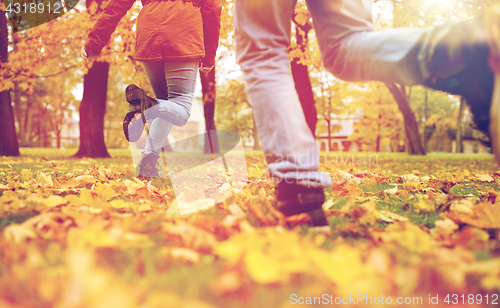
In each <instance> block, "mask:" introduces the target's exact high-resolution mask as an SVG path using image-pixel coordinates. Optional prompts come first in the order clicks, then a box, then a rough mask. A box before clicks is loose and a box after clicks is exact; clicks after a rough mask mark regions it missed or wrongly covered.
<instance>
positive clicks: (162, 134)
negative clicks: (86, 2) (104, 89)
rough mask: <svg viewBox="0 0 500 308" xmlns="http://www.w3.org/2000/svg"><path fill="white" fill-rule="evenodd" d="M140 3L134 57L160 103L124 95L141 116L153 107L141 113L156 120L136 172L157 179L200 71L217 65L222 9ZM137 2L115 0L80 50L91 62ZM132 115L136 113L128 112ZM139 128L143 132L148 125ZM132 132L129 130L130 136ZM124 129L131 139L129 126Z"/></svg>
mask: <svg viewBox="0 0 500 308" xmlns="http://www.w3.org/2000/svg"><path fill="white" fill-rule="evenodd" d="M141 1H142V5H143V8H142V9H141V11H140V13H139V17H138V19H137V39H136V48H135V56H134V58H135V59H136V60H138V61H141V62H143V66H144V70H145V72H146V75H147V77H148V79H149V82H150V84H151V87H152V88H153V91H154V94H155V96H156V100H154V99H152V98H149V97H148V96H147V95H146V94H145V93H144V91H143V90H142V89H140V88H139V87H137V86H135V85H130V86H129V87H127V90H126V97H127V101H129V103H131V104H135V105H137V106H138V105H140V106H142V110H141V111H143V112H144V109H145V108H144V106H147V107H152V108H149V109H148V110H146V111H145V112H144V115H143V116H144V121H146V119H147V120H151V119H154V120H153V121H152V123H151V125H150V129H149V135H148V140H147V142H146V147H145V149H144V151H143V152H142V155H141V162H140V163H139V166H138V170H137V172H138V175H139V176H144V177H156V176H158V158H159V154H160V152H161V148H162V147H163V146H164V144H165V143H166V141H167V136H168V133H169V132H170V129H171V128H172V125H176V126H183V125H185V124H186V122H187V120H188V118H189V116H190V112H191V105H192V101H193V93H194V89H195V85H196V78H197V75H198V67H200V70H201V71H205V72H208V71H210V70H212V69H213V67H214V65H215V54H216V51H217V47H218V43H219V33H220V16H221V9H222V6H221V4H220V0H141ZM134 2H135V0H111V1H110V2H109V3H108V5H107V6H106V8H105V9H104V11H103V12H102V13H101V14H100V15H99V19H98V20H97V22H96V24H95V25H94V27H93V29H92V31H91V32H90V34H89V40H88V41H87V43H86V44H85V46H84V47H83V48H82V55H83V56H84V58H85V59H86V60H87V61H91V60H93V59H94V58H95V57H96V56H97V55H98V54H99V53H100V51H101V50H102V48H103V47H104V46H105V45H106V44H107V42H108V41H109V38H110V36H111V33H113V32H114V31H115V29H116V26H117V24H118V22H119V21H120V19H121V18H122V17H123V16H124V15H125V14H126V13H127V11H128V10H129V9H130V8H131V7H132V5H133V4H134ZM156 103H157V104H156ZM131 107H132V105H131ZM132 109H134V108H132ZM146 109H147V108H146ZM129 115H132V116H133V115H135V113H133V112H129ZM126 120H127V119H126ZM128 120H130V119H128ZM124 122H125V121H124ZM141 125H142V126H141ZM141 125H139V128H140V132H142V129H143V125H144V123H143V122H142V124H141ZM132 129H133V128H132V126H130V127H129V128H128V133H131V130H132ZM134 129H135V128H134ZM124 130H125V135H126V136H127V138H128V135H127V129H126V128H125V127H124ZM140 132H139V135H140Z"/></svg>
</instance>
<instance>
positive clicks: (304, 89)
mask: <svg viewBox="0 0 500 308" xmlns="http://www.w3.org/2000/svg"><path fill="white" fill-rule="evenodd" d="M293 17H294V18H295V14H294V16H293ZM293 21H294V22H295V25H296V28H295V31H296V32H295V34H296V35H295V36H296V38H297V46H299V48H300V50H301V51H302V52H305V50H306V48H307V44H308V35H309V32H310V31H311V30H312V28H313V26H312V23H311V22H310V21H307V22H306V23H305V24H304V25H301V24H299V23H297V22H296V21H295V19H294V20H293ZM299 29H300V30H302V31H303V33H304V34H301V33H300V30H299ZM290 67H291V70H292V77H293V81H294V84H295V90H296V91H297V95H298V96H299V101H300V105H301V106H302V111H303V112H304V116H305V118H306V122H307V126H309V129H310V130H311V133H312V134H313V136H314V137H315V138H316V123H317V122H318V112H317V110H316V102H315V101H314V94H313V90H312V86H311V79H310V78H309V71H308V69H307V66H306V65H304V64H302V63H299V59H298V58H294V59H292V61H291V63H290Z"/></svg>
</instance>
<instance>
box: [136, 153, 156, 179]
mask: <svg viewBox="0 0 500 308" xmlns="http://www.w3.org/2000/svg"><path fill="white" fill-rule="evenodd" d="M159 158H160V156H158V155H157V154H155V153H151V154H148V155H146V156H144V157H143V158H142V159H141V161H140V162H139V164H137V177H139V178H152V177H159V174H158V172H159V171H160V170H161V165H160V164H159V163H158V159H159Z"/></svg>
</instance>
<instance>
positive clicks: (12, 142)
mask: <svg viewBox="0 0 500 308" xmlns="http://www.w3.org/2000/svg"><path fill="white" fill-rule="evenodd" d="M8 45H9V40H8V32H7V16H6V14H5V11H4V10H0V63H3V62H7V60H8V57H9V53H8ZM0 132H2V133H1V134H0V156H19V155H20V154H19V144H18V142H17V134H16V125H15V123H14V111H13V110H12V102H11V97H10V91H9V90H6V91H2V92H0Z"/></svg>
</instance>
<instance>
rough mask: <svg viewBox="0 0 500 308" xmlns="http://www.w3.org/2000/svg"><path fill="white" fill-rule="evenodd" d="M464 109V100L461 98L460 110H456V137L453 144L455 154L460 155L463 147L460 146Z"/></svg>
mask: <svg viewBox="0 0 500 308" xmlns="http://www.w3.org/2000/svg"><path fill="white" fill-rule="evenodd" d="M464 109H465V99H464V98H463V97H462V98H460V109H459V110H458V118H457V136H456V138H455V143H456V145H457V146H456V153H462V152H463V151H464V150H463V146H462V139H463V138H462V137H463V136H462V118H463V117H464Z"/></svg>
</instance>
